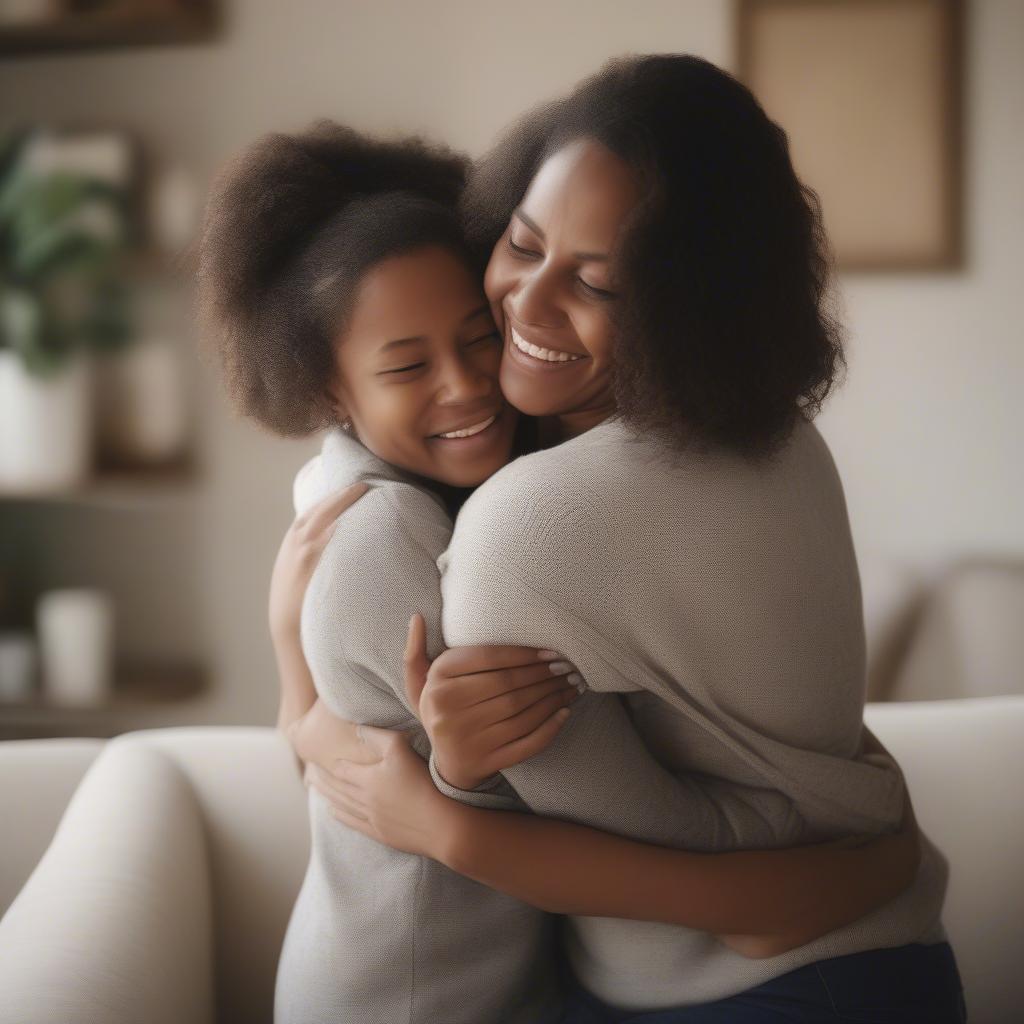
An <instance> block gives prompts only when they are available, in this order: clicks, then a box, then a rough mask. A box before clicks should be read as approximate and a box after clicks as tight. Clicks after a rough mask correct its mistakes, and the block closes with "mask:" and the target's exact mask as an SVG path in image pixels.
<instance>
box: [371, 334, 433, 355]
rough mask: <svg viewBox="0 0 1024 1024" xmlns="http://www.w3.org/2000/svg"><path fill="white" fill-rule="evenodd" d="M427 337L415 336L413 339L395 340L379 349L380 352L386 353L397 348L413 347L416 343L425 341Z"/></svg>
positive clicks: (387, 342) (422, 335)
mask: <svg viewBox="0 0 1024 1024" xmlns="http://www.w3.org/2000/svg"><path fill="white" fill-rule="evenodd" d="M426 340H427V337H426V335H425V334H417V335H416V336H415V337H414V338H395V340H394V341H386V342H385V343H384V344H383V345H381V347H380V351H381V352H387V351H389V350H390V349H393V348H399V347H400V346H402V345H415V344H416V342H418V341H426Z"/></svg>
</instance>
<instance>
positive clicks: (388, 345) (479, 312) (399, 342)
mask: <svg viewBox="0 0 1024 1024" xmlns="http://www.w3.org/2000/svg"><path fill="white" fill-rule="evenodd" d="M490 311H491V307H490V306H489V305H487V303H486V302H485V303H484V304H483V305H482V306H477V308H476V309H474V310H472V311H471V312H469V313H467V314H466V315H465V316H464V317H463V318H462V322H463V323H464V324H468V323H469V322H470V320H475V319H476V318H477V317H478V316H483V314H484V313H490ZM426 340H427V336H426V335H425V334H417V335H415V336H413V337H411V338H395V339H394V340H393V341H386V342H384V344H383V345H381V347H380V348H379V349H378V351H379V352H389V351H391V349H393V348H401V346H403V345H415V344H416V343H417V342H421V341H426Z"/></svg>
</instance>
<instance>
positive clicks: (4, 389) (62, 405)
mask: <svg viewBox="0 0 1024 1024" xmlns="http://www.w3.org/2000/svg"><path fill="white" fill-rule="evenodd" d="M91 392H92V388H91V364H90V361H89V359H88V357H87V356H85V355H82V354H76V355H75V356H74V357H73V358H72V359H71V360H70V361H69V362H68V363H67V365H65V366H64V367H63V368H62V369H61V370H60V371H59V372H58V373H56V374H54V375H52V376H48V377H37V376H35V375H34V374H31V373H29V372H28V371H27V370H26V369H25V366H24V364H23V363H22V361H21V358H20V357H19V356H17V355H16V354H15V353H13V352H9V351H6V350H3V351H0V491H16V492H21V491H29V492H35V491H60V490H63V489H65V488H68V487H74V486H75V485H77V484H79V483H81V482H82V481H83V480H84V479H85V478H86V477H87V476H88V474H89V470H90V468H91V461H92V402H91Z"/></svg>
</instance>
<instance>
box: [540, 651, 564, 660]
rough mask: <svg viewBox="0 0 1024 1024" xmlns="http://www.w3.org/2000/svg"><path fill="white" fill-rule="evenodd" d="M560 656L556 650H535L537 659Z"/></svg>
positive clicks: (552, 658) (551, 658) (549, 658)
mask: <svg viewBox="0 0 1024 1024" xmlns="http://www.w3.org/2000/svg"><path fill="white" fill-rule="evenodd" d="M560 657H561V655H560V654H559V653H558V651H538V652H537V660H538V661H554V660H555V659H556V658H560Z"/></svg>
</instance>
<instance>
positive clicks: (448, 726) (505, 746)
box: [404, 615, 583, 789]
mask: <svg viewBox="0 0 1024 1024" xmlns="http://www.w3.org/2000/svg"><path fill="white" fill-rule="evenodd" d="M558 659H559V656H558V655H557V654H556V653H555V652H554V651H538V650H537V649H536V648H534V647H510V646H482V645H481V646H477V647H453V648H451V649H449V650H447V651H445V652H444V653H443V654H441V655H439V656H438V657H437V658H435V659H434V661H433V662H430V661H429V660H428V658H427V650H426V627H425V624H424V622H423V617H422V616H421V615H414V616H413V617H412V620H411V621H410V623H409V634H408V639H407V641H406V648H405V658H404V663H405V689H406V693H407V694H408V696H409V701H410V703H411V705H412V708H413V711H414V712H415V713H416V715H417V717H418V718H419V720H420V721H421V722H422V723H423V728H424V729H425V730H426V732H427V735H428V736H429V737H430V743H431V746H432V747H433V751H434V763H435V764H436V766H437V770H438V772H439V773H440V774H441V776H442V778H444V780H445V781H446V782H448V783H449V784H450V785H452V786H455V787H457V788H459V789H475V788H476V787H477V786H479V785H480V783H482V782H484V781H485V780H486V779H488V778H490V777H491V776H492V775H494V774H495V772H499V771H501V770H502V769H504V768H508V767H509V766H510V765H513V764H518V763H519V762H520V761H525V760H526V759H527V758H529V757H532V756H533V755H534V754H537V753H539V752H540V751H541V750H543V749H544V748H545V747H546V746H548V744H549V743H551V741H552V740H553V739H554V738H555V736H556V735H557V733H558V730H559V729H560V728H561V727H562V724H563V723H564V722H565V720H566V718H568V716H569V709H568V707H567V705H569V704H571V703H572V702H573V701H574V700H575V699H576V698H577V697H578V696H579V694H580V692H581V689H582V687H583V679H582V677H581V676H580V675H579V673H578V672H576V670H575V669H574V668H573V666H572V665H570V664H569V663H568V662H565V661H561V660H558Z"/></svg>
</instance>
